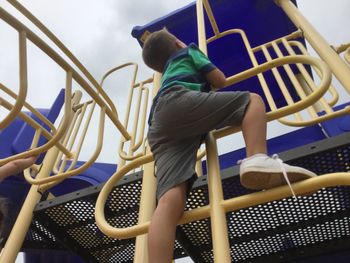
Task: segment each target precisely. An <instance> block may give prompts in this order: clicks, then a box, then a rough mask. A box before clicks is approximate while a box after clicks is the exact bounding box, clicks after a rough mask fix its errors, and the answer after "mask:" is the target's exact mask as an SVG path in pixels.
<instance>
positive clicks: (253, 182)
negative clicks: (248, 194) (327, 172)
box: [240, 154, 317, 196]
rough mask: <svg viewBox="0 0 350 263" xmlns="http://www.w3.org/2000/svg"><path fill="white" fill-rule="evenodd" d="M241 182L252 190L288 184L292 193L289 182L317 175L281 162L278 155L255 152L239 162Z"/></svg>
mask: <svg viewBox="0 0 350 263" xmlns="http://www.w3.org/2000/svg"><path fill="white" fill-rule="evenodd" d="M240 164H241V166H240V179H241V184H242V185H243V186H244V187H246V188H248V189H254V190H262V189H269V188H273V187H276V186H280V185H285V184H288V185H289V187H290V189H291V192H292V194H293V195H294V196H295V194H294V191H293V189H292V187H291V185H290V183H291V182H297V181H301V180H306V179H309V178H312V177H315V176H317V175H316V174H315V173H313V172H311V171H309V170H306V169H304V168H301V167H298V166H291V165H288V164H285V163H283V161H282V160H281V159H279V158H278V155H277V154H275V155H273V156H272V158H271V157H269V156H267V155H266V154H256V155H253V156H251V157H249V158H246V159H244V160H242V161H241V162H240Z"/></svg>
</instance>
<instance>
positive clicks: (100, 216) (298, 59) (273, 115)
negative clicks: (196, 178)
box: [95, 55, 350, 239]
mask: <svg viewBox="0 0 350 263" xmlns="http://www.w3.org/2000/svg"><path fill="white" fill-rule="evenodd" d="M287 63H304V64H305V63H308V64H310V65H313V66H315V67H317V68H318V70H319V71H320V72H321V74H322V79H321V83H320V86H319V87H318V89H317V90H316V91H314V92H313V93H311V94H310V95H309V96H308V97H305V98H304V99H303V100H301V101H299V102H297V103H295V104H293V105H288V106H285V107H283V108H280V109H275V110H274V111H271V112H268V113H267V118H268V120H269V121H271V120H274V119H278V118H281V117H283V116H285V115H288V114H291V113H293V112H296V111H299V110H301V109H303V108H305V107H307V106H309V105H312V104H313V103H315V102H316V101H317V100H318V99H319V98H321V97H322V96H323V94H324V93H325V92H326V91H327V89H328V87H329V84H330V81H331V73H330V70H329V68H328V67H327V65H326V64H325V63H324V62H322V61H320V60H318V59H315V58H311V57H308V56H300V55H299V56H290V57H284V58H279V59H276V60H272V61H270V62H267V63H265V64H262V65H260V66H259V67H256V68H252V69H249V70H246V71H244V72H242V73H239V74H237V75H234V76H232V77H230V78H228V79H227V85H228V86H229V85H232V84H235V83H238V82H240V81H243V80H245V79H247V78H250V77H252V76H256V75H257V74H261V73H263V72H265V71H267V70H270V69H272V68H276V67H278V66H281V65H285V64H287ZM239 130H240V128H239V127H238V128H235V127H226V128H224V129H221V130H217V131H215V132H214V136H215V138H221V137H224V136H227V135H230V134H232V133H233V132H237V131H239ZM152 160H153V156H152V155H151V154H148V155H146V156H143V157H140V158H138V159H136V160H134V161H132V162H131V163H129V164H127V165H125V166H124V167H122V168H121V169H120V170H119V171H118V172H116V173H115V174H113V175H112V176H111V178H110V179H109V180H108V181H107V182H106V183H105V185H104V186H103V188H102V189H101V192H100V194H99V196H98V198H97V201H96V208H95V217H96V224H97V226H98V227H99V228H100V229H101V231H102V232H103V233H105V234H106V235H108V236H111V237H114V238H119V239H123V238H131V237H135V236H137V235H141V234H144V233H146V231H147V228H148V226H149V222H145V223H142V224H140V225H136V226H132V227H127V228H116V227H112V226H111V225H110V224H109V223H108V222H107V220H106V218H105V216H104V208H105V203H106V201H107V198H108V195H109V193H110V192H111V191H112V190H113V187H114V186H115V185H116V183H117V182H118V181H119V180H120V179H121V178H122V177H123V176H124V175H125V174H126V173H128V172H129V171H131V170H132V169H134V168H136V167H138V166H140V165H143V164H146V163H148V162H151V161H152ZM349 183H350V180H349ZM197 209H199V211H203V208H197ZM197 209H193V210H191V212H190V213H191V214H192V213H197V212H196V211H197ZM198 213H201V212H198ZM194 220H195V219H193V220H191V221H194Z"/></svg>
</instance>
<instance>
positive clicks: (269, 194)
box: [95, 154, 350, 239]
mask: <svg viewBox="0 0 350 263" xmlns="http://www.w3.org/2000/svg"><path fill="white" fill-rule="evenodd" d="M152 161H153V157H152V154H147V155H146V156H143V157H141V158H138V159H136V160H134V161H133V162H130V163H128V164H127V165H125V166H124V167H122V169H121V170H120V171H118V172H116V173H115V174H113V175H112V176H111V178H110V179H109V180H108V181H107V182H106V184H105V185H104V186H103V188H102V190H101V192H100V194H99V196H98V198H97V201H96V207H95V219H96V224H97V226H98V227H99V229H100V230H101V231H102V232H103V233H104V234H106V235H107V236H110V237H113V238H117V239H126V238H132V237H135V236H138V235H143V234H145V233H147V229H148V227H149V222H144V223H142V224H139V225H135V226H131V227H127V228H115V227H112V226H110V225H109V223H108V222H107V220H106V218H105V215H104V207H105V202H106V200H107V197H108V195H109V193H110V192H111V191H112V189H113V187H114V186H115V184H116V183H117V182H118V180H120V179H121V177H122V176H123V175H124V174H127V173H128V172H129V171H131V170H132V169H134V168H136V167H139V166H140V165H143V164H145V163H148V162H152ZM338 185H350V173H333V174H326V175H320V176H317V177H314V178H311V179H308V180H304V181H301V182H297V183H293V185H292V186H293V190H295V193H296V194H297V195H303V194H307V193H310V192H313V191H316V190H319V189H322V188H325V187H332V186H338ZM290 196H291V192H290V189H289V187H288V185H285V186H280V187H276V188H273V189H270V190H266V191H261V192H256V193H252V194H248V195H244V196H239V197H234V198H232V199H228V200H223V201H222V202H221V205H222V207H223V209H224V211H225V212H230V211H234V210H238V209H242V208H246V207H251V206H252V205H258V204H263V203H266V202H271V201H274V200H280V199H282V198H286V197H290ZM210 211H211V207H210V205H206V206H202V207H199V208H196V209H193V210H190V211H186V212H185V213H184V215H183V216H182V218H181V220H180V221H179V225H182V224H187V223H190V222H194V221H198V220H203V219H205V218H208V217H210V216H211V215H210Z"/></svg>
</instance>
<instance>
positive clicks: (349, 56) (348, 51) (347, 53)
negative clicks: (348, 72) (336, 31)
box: [344, 47, 350, 64]
mask: <svg viewBox="0 0 350 263" xmlns="http://www.w3.org/2000/svg"><path fill="white" fill-rule="evenodd" d="M344 59H345V60H346V62H348V63H349V64H350V47H348V48H347V49H346V51H345V54H344Z"/></svg>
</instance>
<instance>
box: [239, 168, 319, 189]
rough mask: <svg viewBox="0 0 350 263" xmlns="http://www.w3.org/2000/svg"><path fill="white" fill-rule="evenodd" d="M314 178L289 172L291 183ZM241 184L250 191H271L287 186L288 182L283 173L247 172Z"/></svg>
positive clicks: (242, 177)
mask: <svg viewBox="0 0 350 263" xmlns="http://www.w3.org/2000/svg"><path fill="white" fill-rule="evenodd" d="M313 177H314V176H312V175H308V174H304V173H296V172H294V173H293V172H289V173H288V179H289V181H290V183H295V182H299V181H303V180H306V179H310V178H313ZM240 179H241V184H242V185H243V186H244V187H245V188H248V189H252V190H264V189H270V188H274V187H277V186H281V185H286V184H287V182H286V180H285V179H284V176H283V173H282V172H272V173H268V172H257V171H247V172H245V173H244V174H243V175H242V176H241V177H240Z"/></svg>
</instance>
